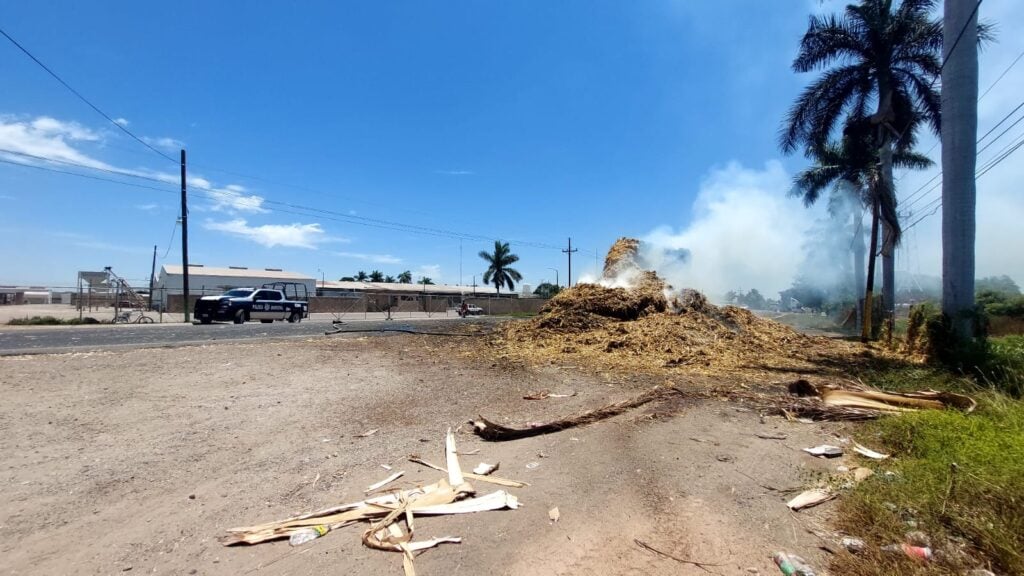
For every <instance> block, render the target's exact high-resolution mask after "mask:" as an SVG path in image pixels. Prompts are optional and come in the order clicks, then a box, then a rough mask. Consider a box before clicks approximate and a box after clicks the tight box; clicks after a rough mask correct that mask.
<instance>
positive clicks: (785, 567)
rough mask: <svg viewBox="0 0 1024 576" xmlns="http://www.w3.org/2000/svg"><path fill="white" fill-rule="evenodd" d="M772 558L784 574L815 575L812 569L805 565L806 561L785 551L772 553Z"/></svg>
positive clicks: (788, 575) (794, 575) (790, 575)
mask: <svg viewBox="0 0 1024 576" xmlns="http://www.w3.org/2000/svg"><path fill="white" fill-rule="evenodd" d="M772 560H774V561H775V565H776V566H778V567H779V570H781V571H782V573H783V574H785V575H786V576H815V573H814V569H812V568H811V567H810V566H808V565H807V561H806V560H804V559H803V558H801V557H799V556H797V555H795V554H788V553H786V552H776V553H775V554H772Z"/></svg>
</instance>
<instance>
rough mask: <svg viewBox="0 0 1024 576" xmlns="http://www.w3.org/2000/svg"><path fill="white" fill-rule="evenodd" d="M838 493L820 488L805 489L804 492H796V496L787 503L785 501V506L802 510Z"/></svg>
mask: <svg viewBox="0 0 1024 576" xmlns="http://www.w3.org/2000/svg"><path fill="white" fill-rule="evenodd" d="M838 495H839V494H837V493H835V492H832V491H829V490H822V489H820V488H816V489H814V490H805V491H804V492H801V493H800V494H798V495H797V496H796V498H793V499H792V500H790V501H789V502H788V503H786V506H789V507H790V509H792V510H803V509H804V508H811V507H813V506H817V505H818V504H821V503H822V502H828V501H829V500H831V499H833V498H835V497H836V496H838Z"/></svg>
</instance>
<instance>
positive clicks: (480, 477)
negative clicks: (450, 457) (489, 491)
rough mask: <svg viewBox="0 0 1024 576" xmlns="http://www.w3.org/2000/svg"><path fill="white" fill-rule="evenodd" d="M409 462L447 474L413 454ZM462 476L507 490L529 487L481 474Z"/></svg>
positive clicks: (521, 483)
mask: <svg viewBox="0 0 1024 576" xmlns="http://www.w3.org/2000/svg"><path fill="white" fill-rule="evenodd" d="M409 461H410V462H415V463H417V464H422V465H424V466H426V467H427V468H433V469H434V470H437V471H438V472H444V473H447V472H448V471H447V470H445V469H444V468H442V467H440V466H438V465H436V464H431V463H430V462H427V461H426V460H424V459H422V458H420V457H419V456H416V455H415V454H413V455H410V456H409ZM463 476H465V477H466V478H469V479H470V480H480V481H481V482H488V483H490V484H497V485H498V486H507V487H509V488H522V487H523V486H529V484H527V483H526V482H518V481H516V480H506V479H505V478H498V477H496V476H484V475H482V474H463Z"/></svg>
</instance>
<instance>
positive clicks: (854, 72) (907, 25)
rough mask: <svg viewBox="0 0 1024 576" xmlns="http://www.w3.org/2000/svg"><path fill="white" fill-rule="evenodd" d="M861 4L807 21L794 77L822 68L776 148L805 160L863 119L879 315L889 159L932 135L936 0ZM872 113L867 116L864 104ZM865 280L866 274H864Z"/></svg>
mask: <svg viewBox="0 0 1024 576" xmlns="http://www.w3.org/2000/svg"><path fill="white" fill-rule="evenodd" d="M894 4H895V1H894V0H860V2H859V3H857V4H850V5H848V6H847V7H846V10H845V12H844V13H843V14H842V15H841V16H839V17H837V16H835V15H832V16H828V17H821V16H811V18H810V23H809V24H808V27H807V32H806V33H805V34H804V37H803V39H802V40H801V42H800V52H799V54H798V55H797V57H796V59H795V60H794V61H793V69H794V70H795V71H796V72H810V71H813V70H819V69H825V72H824V73H823V74H822V76H821V77H820V78H818V79H817V80H816V81H814V82H813V83H812V84H811V85H810V86H808V87H807V88H806V89H804V91H803V93H802V94H801V95H800V97H799V98H798V99H797V101H796V103H795V104H794V105H793V107H792V108H791V109H790V112H789V115H788V117H787V119H786V125H785V126H784V128H783V130H782V133H781V137H780V144H781V147H782V149H783V151H784V152H786V153H792V152H794V151H796V149H797V148H798V147H799V146H800V145H801V144H802V145H804V146H805V147H806V151H807V152H808V154H809V155H811V154H812V153H813V150H814V148H817V147H822V146H824V145H825V144H826V143H827V142H828V141H829V138H830V136H831V134H832V133H833V131H834V129H835V128H836V127H837V126H839V125H840V124H841V123H842V121H843V119H844V117H852V118H869V119H870V123H871V125H872V126H873V128H874V135H873V142H872V147H874V148H876V149H877V151H878V161H879V171H878V180H877V182H876V185H875V188H874V199H873V209H877V210H878V211H879V213H880V218H881V223H882V226H883V229H884V231H885V233H884V237H883V243H882V284H883V295H884V303H885V306H886V310H887V311H888V312H889V313H890V314H892V312H893V311H894V310H895V294H896V290H895V258H894V250H895V247H896V244H897V243H898V242H899V239H900V226H899V219H898V217H897V214H896V194H895V190H894V188H893V177H892V172H893V153H894V148H895V149H897V150H900V149H902V150H909V149H911V148H912V147H913V144H914V142H915V140H916V134H915V133H916V131H917V128H918V127H919V125H920V124H921V123H922V122H927V123H928V124H929V125H930V126H931V128H932V130H933V131H934V132H935V133H938V132H939V127H940V122H941V115H940V103H939V93H938V91H937V90H936V89H935V88H934V84H935V81H936V80H937V78H938V75H939V72H940V70H941V64H940V61H939V54H940V51H941V50H942V23H941V22H940V21H939V20H936V19H934V18H932V17H931V13H932V11H933V8H934V6H935V0H902V2H900V3H899V7H898V8H897V7H895V6H894ZM872 105H874V108H875V109H874V112H873V113H871V114H870V115H869V110H868V108H869V106H872ZM869 274H870V269H869Z"/></svg>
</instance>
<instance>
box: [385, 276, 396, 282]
mask: <svg viewBox="0 0 1024 576" xmlns="http://www.w3.org/2000/svg"><path fill="white" fill-rule="evenodd" d="M384 281H385V282H387V283H388V284H394V283H395V277H394V276H385V277H384Z"/></svg>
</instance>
